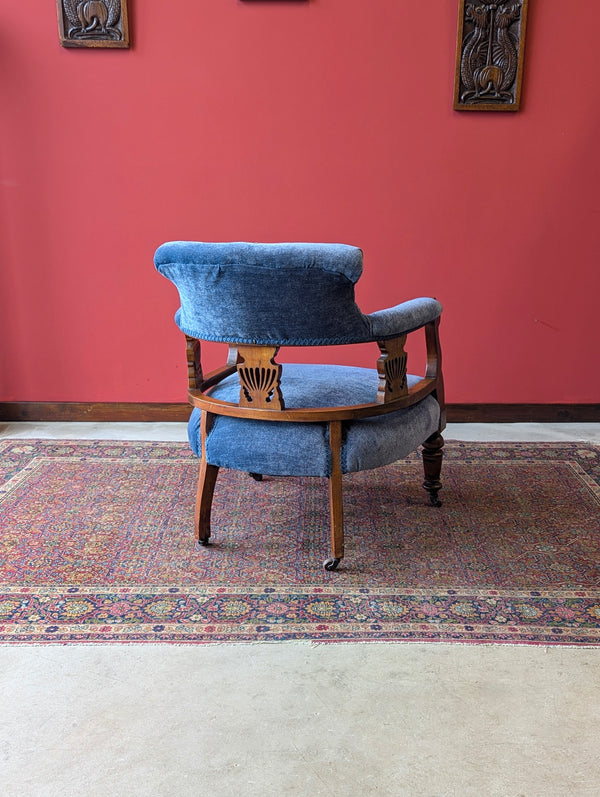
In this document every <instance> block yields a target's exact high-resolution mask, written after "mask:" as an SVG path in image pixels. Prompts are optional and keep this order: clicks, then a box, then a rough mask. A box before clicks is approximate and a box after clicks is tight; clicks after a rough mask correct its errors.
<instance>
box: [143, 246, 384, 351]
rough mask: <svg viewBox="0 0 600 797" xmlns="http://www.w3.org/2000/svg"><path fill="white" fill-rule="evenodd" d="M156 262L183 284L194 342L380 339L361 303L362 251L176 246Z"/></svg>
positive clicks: (184, 318)
mask: <svg viewBox="0 0 600 797" xmlns="http://www.w3.org/2000/svg"><path fill="white" fill-rule="evenodd" d="M154 262H155V265H156V268H157V269H158V271H159V272H160V273H161V274H163V275H164V276H165V277H167V278H168V279H170V280H171V281H172V282H173V283H174V284H175V285H176V287H177V290H178V291H179V296H180V300H181V307H180V309H179V310H178V311H177V313H176V315H175V321H176V322H177V325H178V326H179V328H180V329H181V331H182V332H184V333H185V334H186V335H189V336H191V337H193V338H199V339H201V340H212V341H223V342H227V343H240V344H242V343H247V344H258V345H269V344H272V345H282V346H285V345H287V346H311V345H331V344H338V343H359V342H363V341H366V340H371V339H372V338H371V328H370V325H369V322H368V321H367V319H366V318H365V316H364V315H363V314H362V313H361V311H360V310H359V308H358V307H357V305H356V303H355V301H354V284H355V283H356V281H357V280H358V278H359V277H360V275H361V273H362V251H361V250H360V249H358V248H357V247H354V246H347V245H345V244H309V243H306V244H305V243H279V244H259V243H198V242H190V241H172V242H170V243H166V244H163V245H162V246H160V247H159V248H158V249H157V251H156V254H155V257H154Z"/></svg>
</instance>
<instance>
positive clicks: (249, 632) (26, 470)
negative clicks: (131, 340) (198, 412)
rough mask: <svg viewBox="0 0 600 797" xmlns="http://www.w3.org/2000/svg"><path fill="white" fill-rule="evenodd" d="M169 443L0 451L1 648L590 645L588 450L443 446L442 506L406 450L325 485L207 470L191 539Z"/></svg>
mask: <svg viewBox="0 0 600 797" xmlns="http://www.w3.org/2000/svg"><path fill="white" fill-rule="evenodd" d="M197 467H198V463H197V460H196V459H195V458H194V457H193V456H192V455H191V454H190V453H189V449H188V448H187V446H186V445H183V444H177V443H140V442H134V443H115V442H106V441H103V442H88V441H68V442H66V441H65V442H56V441H30V440H25V441H24V440H6V441H3V442H2V443H0V641H2V642H5V643H10V642H12V643H25V642H33V643H39V642H59V643H63V644H65V643H75V642H104V643H106V642H177V643H201V642H232V641H233V642H235V641H239V642H249V641H261V640H269V641H273V640H287V639H310V640H315V641H356V640H385V641H399V640H414V641H425V640H434V641H444V642H448V641H461V642H488V643H490V642H494V643H498V642H499V643H502V642H504V643H529V644H569V645H598V644H599V643H600V448H598V447H595V446H589V445H582V444H571V443H569V444H548V443H545V444H530V443H527V444H512V443H511V444H500V443H494V444H479V443H457V442H452V441H450V442H448V443H447V445H446V458H445V463H444V469H443V472H442V476H443V483H444V489H443V491H442V494H441V497H442V498H443V501H444V503H443V506H442V507H441V508H440V509H436V508H433V507H431V506H429V505H428V503H427V500H426V495H425V493H424V491H423V489H422V487H421V482H422V471H421V463H420V458H419V457H418V456H417V455H415V456H413V457H410V458H408V459H406V460H404V461H401V462H398V463H396V464H394V465H391V466H389V467H387V468H382V469H380V470H377V471H370V472H367V473H361V474H354V475H351V476H347V477H344V478H345V483H344V489H345V515H346V558H345V559H344V560H343V562H342V564H341V565H340V568H339V570H338V571H337V572H333V573H328V572H326V571H325V570H323V569H322V566H321V563H322V561H323V559H324V558H325V557H326V556H328V555H329V540H328V534H329V532H328V518H329V512H328V500H327V487H326V482H325V481H324V480H320V479H285V478H274V477H273V478H267V477H265V479H264V481H262V482H260V483H258V482H255V481H254V480H252V479H251V478H250V477H249V476H247V475H246V474H243V473H236V472H230V471H222V472H221V474H220V475H219V480H218V482H217V489H216V493H215V503H214V511H213V540H214V544H213V545H211V546H210V547H209V548H207V549H203V550H201V551H196V550H195V548H194V541H193V529H192V518H193V511H194V506H193V504H194V499H195V483H196V476H197Z"/></svg>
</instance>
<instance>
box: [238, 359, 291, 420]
mask: <svg viewBox="0 0 600 797" xmlns="http://www.w3.org/2000/svg"><path fill="white" fill-rule="evenodd" d="M278 351H279V347H278V346H238V359H239V362H238V366H237V370H238V377H239V380H240V400H239V405H240V407H252V408H253V409H257V410H258V409H273V410H282V409H284V403H283V396H282V394H281V365H279V364H278V363H276V362H275V355H276V354H277V352H278Z"/></svg>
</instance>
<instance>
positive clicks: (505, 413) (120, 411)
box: [0, 401, 600, 423]
mask: <svg viewBox="0 0 600 797" xmlns="http://www.w3.org/2000/svg"><path fill="white" fill-rule="evenodd" d="M447 409H448V422H449V423H525V422H528V423H576V422H577V423H600V404H448V407H447ZM190 411H191V408H190V407H189V405H188V404H168V403H162V404H151V403H136V402H129V403H123V402H119V403H117V402H52V401H17V402H0V421H4V422H7V421H61V422H66V421H78V422H79V421H97V422H108V421H110V422H113V423H114V422H123V423H135V422H156V423H161V422H162V423H167V422H169V421H179V422H185V421H187V420H188V418H189V417H190Z"/></svg>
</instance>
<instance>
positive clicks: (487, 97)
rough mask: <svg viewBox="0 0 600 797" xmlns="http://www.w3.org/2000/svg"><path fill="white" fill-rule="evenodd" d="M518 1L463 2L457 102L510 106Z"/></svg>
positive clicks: (516, 52)
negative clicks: (463, 33) (463, 21)
mask: <svg viewBox="0 0 600 797" xmlns="http://www.w3.org/2000/svg"><path fill="white" fill-rule="evenodd" d="M521 11H522V0H514V2H508V3H506V2H505V3H466V4H465V30H467V28H468V27H471V28H472V30H471V32H470V33H469V34H468V35H467V36H465V38H464V44H463V51H462V58H461V61H460V81H461V85H460V102H461V103H467V104H477V103H503V104H506V103H509V104H510V103H514V102H515V79H516V77H517V71H518V65H519V41H520V29H519V24H518V23H519V21H520V17H521Z"/></svg>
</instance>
